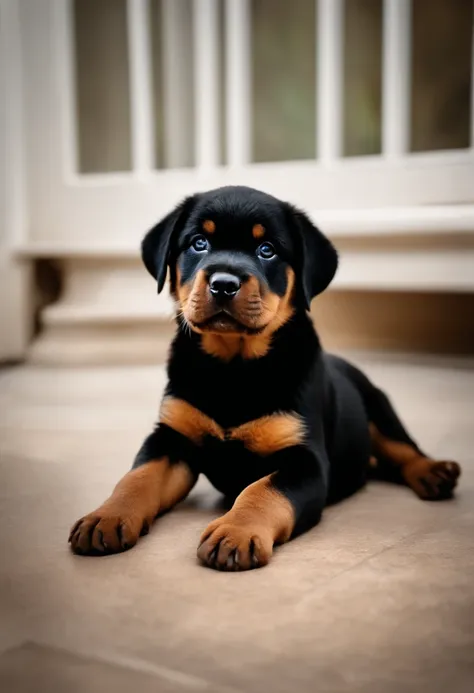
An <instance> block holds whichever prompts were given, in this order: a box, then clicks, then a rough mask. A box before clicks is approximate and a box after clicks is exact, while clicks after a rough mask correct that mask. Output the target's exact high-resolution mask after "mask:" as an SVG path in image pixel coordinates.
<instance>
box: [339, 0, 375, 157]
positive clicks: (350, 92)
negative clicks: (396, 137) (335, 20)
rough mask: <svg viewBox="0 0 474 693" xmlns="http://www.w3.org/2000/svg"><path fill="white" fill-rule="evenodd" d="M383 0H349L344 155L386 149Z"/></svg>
mask: <svg viewBox="0 0 474 693" xmlns="http://www.w3.org/2000/svg"><path fill="white" fill-rule="evenodd" d="M381 109H382V0H346V2H345V13H344V126H343V127H344V155H345V156H358V155H366V154H379V153H380V152H381V149H382V123H381Z"/></svg>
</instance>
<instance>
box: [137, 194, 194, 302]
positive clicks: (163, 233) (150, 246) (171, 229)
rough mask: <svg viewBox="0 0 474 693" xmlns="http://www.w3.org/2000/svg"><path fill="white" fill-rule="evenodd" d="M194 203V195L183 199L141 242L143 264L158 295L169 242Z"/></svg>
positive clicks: (168, 252) (169, 245)
mask: <svg viewBox="0 0 474 693" xmlns="http://www.w3.org/2000/svg"><path fill="white" fill-rule="evenodd" d="M195 203H196V195H193V196H192V197H187V198H186V199H184V200H183V201H182V202H181V203H180V204H179V205H178V206H177V207H175V209H174V210H173V211H172V212H170V213H169V214H167V215H166V217H165V218H164V219H162V220H161V221H159V222H158V224H157V225H156V226H154V227H153V228H152V229H151V230H150V231H148V233H147V234H146V236H145V238H144V239H143V241H142V260H143V264H144V265H145V267H146V268H147V270H148V271H149V273H150V274H151V276H152V277H154V278H155V279H156V280H157V282H158V293H160V292H161V291H162V290H163V286H164V285H165V280H166V268H167V265H168V262H169V255H170V249H171V241H172V237H173V235H174V233H175V232H177V231H179V230H180V229H182V228H183V226H184V224H185V223H186V220H187V218H188V216H189V214H190V212H191V210H192V208H193V207H194V205H195Z"/></svg>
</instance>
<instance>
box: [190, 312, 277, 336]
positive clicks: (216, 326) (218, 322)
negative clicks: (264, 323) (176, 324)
mask: <svg viewBox="0 0 474 693" xmlns="http://www.w3.org/2000/svg"><path fill="white" fill-rule="evenodd" d="M193 327H197V328H198V329H199V330H201V331H202V332H220V333H227V334H231V333H233V334H248V335H252V334H259V333H260V332H262V330H263V329H264V327H248V326H247V325H244V324H243V323H241V322H239V320H237V319H236V318H234V317H233V316H232V315H230V314H229V313H227V312H226V311H225V310H221V311H219V312H218V313H215V314H214V315H211V317H209V318H206V320H203V321H202V322H199V323H197V322H194V323H193Z"/></svg>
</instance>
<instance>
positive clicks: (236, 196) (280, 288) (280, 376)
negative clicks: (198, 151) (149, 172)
mask: <svg viewBox="0 0 474 693" xmlns="http://www.w3.org/2000/svg"><path fill="white" fill-rule="evenodd" d="M206 219H212V220H214V221H215V223H216V227H217V232H216V234H215V237H214V235H213V237H212V241H211V243H212V249H211V251H210V252H209V253H207V254H206V256H205V257H204V256H203V257H201V256H198V255H197V254H196V253H195V252H194V251H193V250H192V248H191V249H190V245H189V243H190V239H191V238H192V237H193V236H194V235H195V234H196V233H200V232H201V228H202V224H203V222H204V221H205V220H206ZM256 223H259V224H263V225H264V226H265V229H266V230H267V232H268V235H266V236H265V238H266V239H267V238H269V239H270V240H271V242H272V243H273V244H274V245H275V247H276V249H277V254H278V258H277V259H276V260H275V262H273V263H272V264H268V263H267V264H265V263H261V262H259V261H258V260H257V259H256V256H255V247H256V245H258V243H257V242H256V241H255V240H254V239H253V238H252V234H251V228H252V225H253V224H256ZM142 252H143V260H144V263H145V266H146V267H147V269H148V271H149V272H150V273H151V274H152V275H153V276H154V277H155V278H156V279H157V282H158V291H160V290H161V289H162V287H163V283H164V279H165V274H166V265H167V263H168V264H169V267H170V270H171V281H172V286H173V283H174V282H175V281H176V275H175V269H176V266H178V267H179V269H180V271H181V273H182V276H183V277H184V279H188V278H190V277H192V276H193V275H194V274H195V273H196V271H197V270H198V268H205V269H206V268H208V267H209V266H211V265H212V267H213V268H214V267H220V265H221V264H222V263H224V264H225V265H226V266H231V267H233V268H234V269H235V268H237V269H236V271H237V270H238V271H239V272H243V273H245V272H247V271H248V272H251V273H253V274H254V275H255V276H258V278H259V279H260V280H261V281H264V282H266V283H267V285H268V286H269V287H270V289H271V290H272V291H274V292H275V293H276V294H278V295H280V296H281V295H283V294H284V292H285V290H286V279H285V277H286V269H287V268H288V267H291V268H292V269H293V270H294V272H295V275H296V279H297V285H296V294H295V297H294V313H293V316H292V317H291V319H289V320H288V321H287V322H286V323H285V324H284V325H283V326H282V327H281V328H280V329H279V330H278V331H277V332H276V333H275V334H274V337H273V341H272V345H271V348H270V350H269V351H268V353H267V354H266V355H264V356H262V357H261V358H255V359H245V358H243V357H242V356H240V355H238V356H235V358H233V359H232V360H230V361H229V362H226V361H223V360H220V359H219V358H217V357H215V356H211V355H209V354H208V353H205V352H204V351H203V349H202V345H201V335H200V334H197V333H195V332H193V331H189V330H188V329H186V328H185V326H184V325H183V324H182V323H181V322H179V321H178V330H177V334H176V337H175V339H174V341H173V344H172V346H171V351H170V358H169V362H168V378H169V382H168V386H167V389H166V394H168V395H172V396H174V397H177V398H180V399H183V400H185V401H187V402H189V403H190V404H192V405H193V406H194V407H196V408H197V409H199V410H200V411H201V412H203V413H205V414H206V415H207V416H209V417H211V418H212V419H214V420H215V421H216V422H217V423H218V424H219V425H220V426H222V427H223V428H231V427H235V426H238V425H240V424H243V423H245V422H247V421H251V420H253V419H257V418H259V417H261V416H263V415H265V414H271V413H275V412H278V411H279V412H297V413H298V414H300V415H301V416H302V417H303V419H304V421H305V423H306V427H307V434H306V439H305V440H304V442H303V443H302V444H301V445H297V446H294V447H291V448H287V449H284V450H282V451H280V452H278V453H276V454H274V455H272V456H269V457H264V458H263V457H258V456H257V455H256V454H254V453H252V452H249V451H248V450H247V449H245V448H244V446H243V445H242V444H241V443H239V442H235V441H226V440H225V441H220V440H218V439H214V438H208V439H207V440H205V441H204V444H203V445H202V446H199V447H198V446H193V445H192V444H191V443H190V442H189V441H188V440H187V439H185V438H184V437H183V436H180V435H179V434H177V433H174V434H173V433H172V432H170V429H168V427H167V426H163V425H162V424H159V423H158V425H157V427H156V429H155V431H154V432H153V433H152V434H151V436H150V437H149V438H148V439H147V441H146V443H145V444H144V447H143V448H142V450H141V452H140V454H139V456H138V457H137V460H136V463H135V464H136V465H141V464H143V463H146V462H147V460H149V459H153V458H156V457H158V456H160V455H164V454H166V455H171V459H172V460H175V459H176V460H177V459H179V460H181V461H182V460H183V459H184V460H186V462H187V463H188V464H189V466H190V467H191V468H192V470H193V472H194V473H195V474H199V473H203V474H205V475H206V476H207V477H208V478H209V479H210V481H211V482H212V483H213V484H214V485H215V487H216V488H217V489H219V490H220V491H222V492H223V493H224V494H226V495H227V496H230V497H235V496H236V495H237V494H238V493H240V492H241V491H242V490H243V489H244V488H245V487H246V486H247V485H248V484H250V483H252V482H253V481H255V480H257V479H258V478H261V477H263V476H265V475H268V474H270V473H271V472H276V474H275V475H274V476H273V483H274V485H275V487H276V488H277V489H278V490H279V491H280V492H281V493H283V494H284V495H285V496H286V497H287V498H288V499H289V501H290V502H291V504H292V505H293V508H294V511H295V516H296V526H295V529H294V534H297V533H299V532H301V531H304V530H305V529H307V528H308V527H311V526H312V525H314V524H316V523H317V522H318V520H319V518H320V516H321V513H322V510H323V508H324V506H325V505H326V504H327V503H328V502H330V501H332V500H336V499H338V498H342V497H344V496H347V495H349V494H351V493H353V492H354V491H356V490H357V489H358V488H360V487H361V486H362V485H363V484H364V482H365V479H366V475H367V469H368V461H369V456H370V440H369V430H368V423H369V420H372V421H375V422H376V424H377V425H378V426H380V428H381V430H382V432H384V433H385V434H387V435H389V436H390V437H392V438H394V439H396V440H401V441H404V440H410V439H409V437H408V435H407V434H406V432H405V431H404V429H403V427H402V425H401V424H400V422H399V420H398V418H397V416H396V414H395V413H394V411H393V409H392V407H391V406H390V404H389V403H388V400H387V399H386V398H385V396H384V395H383V394H382V393H380V391H379V390H377V389H376V388H375V387H374V386H373V385H372V384H371V383H370V382H369V381H368V379H367V378H366V377H365V376H364V375H363V374H362V373H360V371H358V370H357V369H356V368H354V367H353V366H351V365H350V364H347V363H346V362H345V361H344V360H342V359H340V358H337V357H333V356H330V355H328V354H326V353H324V351H323V350H322V348H321V346H320V343H319V340H318V337H317V335H316V332H315V330H314V327H313V323H312V320H311V319H310V317H309V315H308V313H307V312H306V311H307V308H308V307H309V304H310V302H311V299H312V298H314V296H316V295H317V294H319V293H321V292H322V291H323V290H324V289H325V288H326V287H327V286H328V285H329V283H330V282H331V280H332V278H333V276H334V274H335V272H336V268H337V254H336V251H335V250H334V248H333V246H332V244H331V243H330V242H329V240H328V239H327V238H325V237H324V236H323V234H322V233H321V232H320V231H319V230H318V229H316V228H315V227H314V225H313V224H312V223H311V222H310V220H309V219H308V217H307V216H306V215H305V214H303V213H302V212H300V211H298V210H296V209H294V208H293V207H292V206H290V205H289V204H286V203H284V202H280V201H279V200H277V199H275V198H274V197H271V196H270V195H266V194H264V193H261V192H258V191H255V190H252V189H249V188H244V187H231V188H222V189H219V190H215V191H211V192H209V193H204V194H199V195H196V196H194V197H192V198H188V199H187V200H185V201H184V202H183V203H182V204H181V205H180V206H179V207H178V208H177V209H176V210H175V211H174V212H172V213H171V214H170V215H168V216H167V217H166V218H165V219H164V220H163V221H162V222H160V223H159V224H158V225H157V226H155V227H154V229H152V230H151V231H150V232H149V234H148V235H147V236H146V238H145V239H144V242H143V246H142ZM226 263H227V264H226Z"/></svg>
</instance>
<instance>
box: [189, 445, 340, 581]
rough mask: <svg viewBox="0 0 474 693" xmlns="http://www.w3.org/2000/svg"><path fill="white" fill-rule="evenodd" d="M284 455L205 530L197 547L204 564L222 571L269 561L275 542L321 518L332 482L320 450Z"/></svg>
mask: <svg viewBox="0 0 474 693" xmlns="http://www.w3.org/2000/svg"><path fill="white" fill-rule="evenodd" d="M275 457H276V456H275ZM278 458H279V461H280V462H281V466H280V470H279V471H277V472H275V473H273V474H270V475H269V476H266V477H264V478H262V479H259V480H258V481H256V482H255V483H253V484H251V485H250V486H247V488H245V489H244V490H243V491H242V493H241V494H240V495H239V496H238V498H237V499H236V501H235V503H234V505H233V506H232V508H231V509H230V510H229V512H228V513H226V514H225V515H223V516H222V517H220V518H218V519H217V520H214V521H213V522H211V523H210V525H209V526H208V527H207V529H206V530H205V531H204V532H203V534H202V536H201V543H200V545H199V548H198V552H197V553H198V558H199V559H200V560H201V561H202V562H203V563H205V564H206V565H208V566H209V567H211V568H217V569H220V570H248V569H250V568H258V567H261V566H264V565H266V564H267V563H268V562H269V560H270V558H271V556H272V553H273V546H274V545H275V544H283V543H284V542H286V541H288V540H289V539H290V538H291V537H292V536H295V535H296V534H299V533H300V532H302V531H304V530H306V529H309V527H312V526H313V525H315V524H316V523H317V522H318V521H319V519H320V517H321V513H322V510H323V508H324V504H325V500H326V495H327V483H326V480H325V479H324V475H323V473H322V469H323V466H322V465H321V462H320V461H318V457H317V455H314V454H313V453H312V452H310V451H309V450H307V449H305V448H302V447H295V448H290V449H287V450H284V451H281V452H280V453H278ZM290 460H291V462H290Z"/></svg>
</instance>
